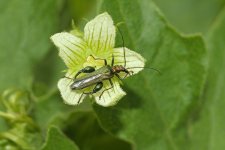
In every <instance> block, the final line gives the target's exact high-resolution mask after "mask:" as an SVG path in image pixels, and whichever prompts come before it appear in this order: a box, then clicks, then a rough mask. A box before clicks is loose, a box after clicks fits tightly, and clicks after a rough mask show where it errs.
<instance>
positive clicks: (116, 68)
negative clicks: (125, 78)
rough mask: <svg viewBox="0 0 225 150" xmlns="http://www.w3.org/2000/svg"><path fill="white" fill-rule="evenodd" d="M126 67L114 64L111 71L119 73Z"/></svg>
mask: <svg viewBox="0 0 225 150" xmlns="http://www.w3.org/2000/svg"><path fill="white" fill-rule="evenodd" d="M125 70H126V69H125V68H124V67H123V66H122V65H115V66H113V67H112V72H113V73H120V72H121V71H122V72H124V71H125Z"/></svg>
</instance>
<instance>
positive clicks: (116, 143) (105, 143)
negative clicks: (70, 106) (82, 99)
mask: <svg viewBox="0 0 225 150" xmlns="http://www.w3.org/2000/svg"><path fill="white" fill-rule="evenodd" d="M63 123H64V127H63V129H64V133H65V134H66V135H67V136H68V137H70V138H71V139H73V140H75V141H76V143H77V145H78V146H79V148H80V149H82V150H91V149H93V150H106V149H107V150H127V149H131V145H130V144H129V143H128V142H125V141H123V140H120V139H118V138H116V137H114V136H112V135H110V134H108V133H106V132H104V131H103V130H102V128H101V127H100V126H99V124H98V122H97V119H96V116H95V114H94V113H93V111H90V110H89V111H84V110H82V111H75V112H73V113H71V115H70V116H69V117H68V119H66V120H64V121H63ZM81 124H82V125H81Z"/></svg>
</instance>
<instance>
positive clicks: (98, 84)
mask: <svg viewBox="0 0 225 150" xmlns="http://www.w3.org/2000/svg"><path fill="white" fill-rule="evenodd" d="M102 87H103V83H102V82H98V83H97V84H96V85H95V87H94V88H93V90H92V91H91V92H84V94H94V93H97V92H98V91H100V90H101V89H102Z"/></svg>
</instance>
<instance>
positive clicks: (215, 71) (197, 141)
mask: <svg viewBox="0 0 225 150" xmlns="http://www.w3.org/2000/svg"><path fill="white" fill-rule="evenodd" d="M206 41H207V44H208V48H209V52H208V53H209V59H210V61H209V73H208V76H207V83H206V88H205V91H204V94H203V97H202V101H203V102H202V106H201V107H200V108H199V112H200V113H199V115H195V116H194V118H193V119H192V122H191V124H190V125H189V130H190V131H191V135H190V136H191V138H192V142H191V143H192V149H193V150H199V149H208V150H222V149H225V143H224V136H225V131H224V124H225V119H224V116H225V109H224V108H225V93H224V91H225V71H224V68H225V59H224V56H225V43H224V41H225V9H223V11H222V12H221V13H220V15H219V16H218V18H217V19H216V20H215V22H214V24H213V26H212V28H211V29H210V30H209V32H208V34H207V37H206Z"/></svg>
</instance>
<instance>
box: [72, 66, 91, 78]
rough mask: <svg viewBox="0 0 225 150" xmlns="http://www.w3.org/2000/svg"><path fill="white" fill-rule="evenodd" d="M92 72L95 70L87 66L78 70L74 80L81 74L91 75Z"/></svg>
mask: <svg viewBox="0 0 225 150" xmlns="http://www.w3.org/2000/svg"><path fill="white" fill-rule="evenodd" d="M94 71H95V68H94V67H92V66H87V67H85V68H83V69H81V70H79V71H78V72H77V74H76V75H75V77H74V79H76V78H77V76H78V75H79V74H81V73H91V72H94Z"/></svg>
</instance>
